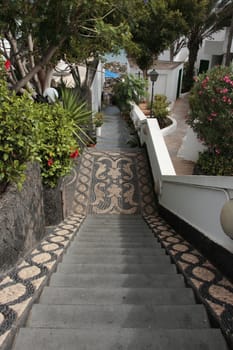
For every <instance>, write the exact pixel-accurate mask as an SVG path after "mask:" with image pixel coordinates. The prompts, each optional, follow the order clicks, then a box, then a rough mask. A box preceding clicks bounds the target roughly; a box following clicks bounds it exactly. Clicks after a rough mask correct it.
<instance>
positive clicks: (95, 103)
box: [91, 62, 104, 112]
mask: <svg viewBox="0 0 233 350" xmlns="http://www.w3.org/2000/svg"><path fill="white" fill-rule="evenodd" d="M103 84H104V72H103V64H102V63H101V62H99V64H98V67H97V69H96V73H95V77H94V79H93V82H92V85H91V95H92V112H98V111H99V110H100V109H101V96H102V91H103Z"/></svg>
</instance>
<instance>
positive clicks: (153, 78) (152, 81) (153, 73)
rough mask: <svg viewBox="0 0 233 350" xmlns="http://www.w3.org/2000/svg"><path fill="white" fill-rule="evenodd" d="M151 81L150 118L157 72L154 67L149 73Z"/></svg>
mask: <svg viewBox="0 0 233 350" xmlns="http://www.w3.org/2000/svg"><path fill="white" fill-rule="evenodd" d="M148 75H149V77H150V80H151V83H152V90H151V103H150V117H151V118H152V107H153V99H154V83H155V82H156V80H157V79H158V76H159V74H158V72H156V70H155V69H153V70H152V71H151V72H150V73H149V74H148Z"/></svg>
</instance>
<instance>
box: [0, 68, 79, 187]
mask: <svg viewBox="0 0 233 350" xmlns="http://www.w3.org/2000/svg"><path fill="white" fill-rule="evenodd" d="M8 69H9V63H7V62H6V63H5V64H4V63H3V62H2V63H0V106H1V108H0V125H1V127H0V193H1V192H3V191H4V190H5V188H6V186H7V184H8V183H10V182H11V183H12V182H13V183H16V184H17V185H18V187H19V188H20V187H22V184H23V181H24V179H25V169H26V164H27V162H28V161H35V160H37V161H39V163H40V167H41V174H42V178H43V182H44V184H47V185H49V186H50V187H54V186H55V185H56V184H57V181H58V179H59V178H60V177H61V176H64V175H65V174H66V173H67V172H68V171H69V170H70V168H71V165H72V162H73V161H74V159H76V158H77V157H78V155H79V150H78V146H77V139H76V136H75V132H76V130H77V126H76V125H75V121H74V120H73V119H72V117H71V115H70V114H69V113H68V112H67V111H66V110H65V109H64V108H63V107H62V105H61V104H60V103H56V104H53V105H49V104H37V103H34V102H33V100H32V98H31V97H30V96H29V95H28V94H27V93H25V94H23V96H20V97H19V96H17V95H16V94H15V93H14V92H10V91H9V89H8V86H7V82H6V78H7V70H8Z"/></svg>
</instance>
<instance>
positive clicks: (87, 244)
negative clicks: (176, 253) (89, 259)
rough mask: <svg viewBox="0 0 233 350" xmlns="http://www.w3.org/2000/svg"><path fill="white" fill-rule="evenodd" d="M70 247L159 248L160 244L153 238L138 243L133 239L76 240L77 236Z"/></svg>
mask: <svg viewBox="0 0 233 350" xmlns="http://www.w3.org/2000/svg"><path fill="white" fill-rule="evenodd" d="M72 247H83V248H85V247H86V248H91V247H93V248H94V247H96V248H105V247H108V248H114V247H116V248H118V247H119V248H125V249H128V248H152V247H153V249H161V245H160V244H159V243H158V242H157V241H156V240H155V239H154V240H153V241H152V242H150V241H149V242H143V241H141V242H140V243H136V242H133V241H128V242H124V241H122V242H119V241H118V242H114V241H108V242H106V241H101V240H99V241H98V242H95V240H88V241H85V240H78V239H77V238H76V239H75V240H74V241H73V243H72Z"/></svg>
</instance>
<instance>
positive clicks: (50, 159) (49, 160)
mask: <svg viewBox="0 0 233 350" xmlns="http://www.w3.org/2000/svg"><path fill="white" fill-rule="evenodd" d="M47 164H48V166H52V165H53V159H52V158H49V159H48V161H47Z"/></svg>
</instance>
